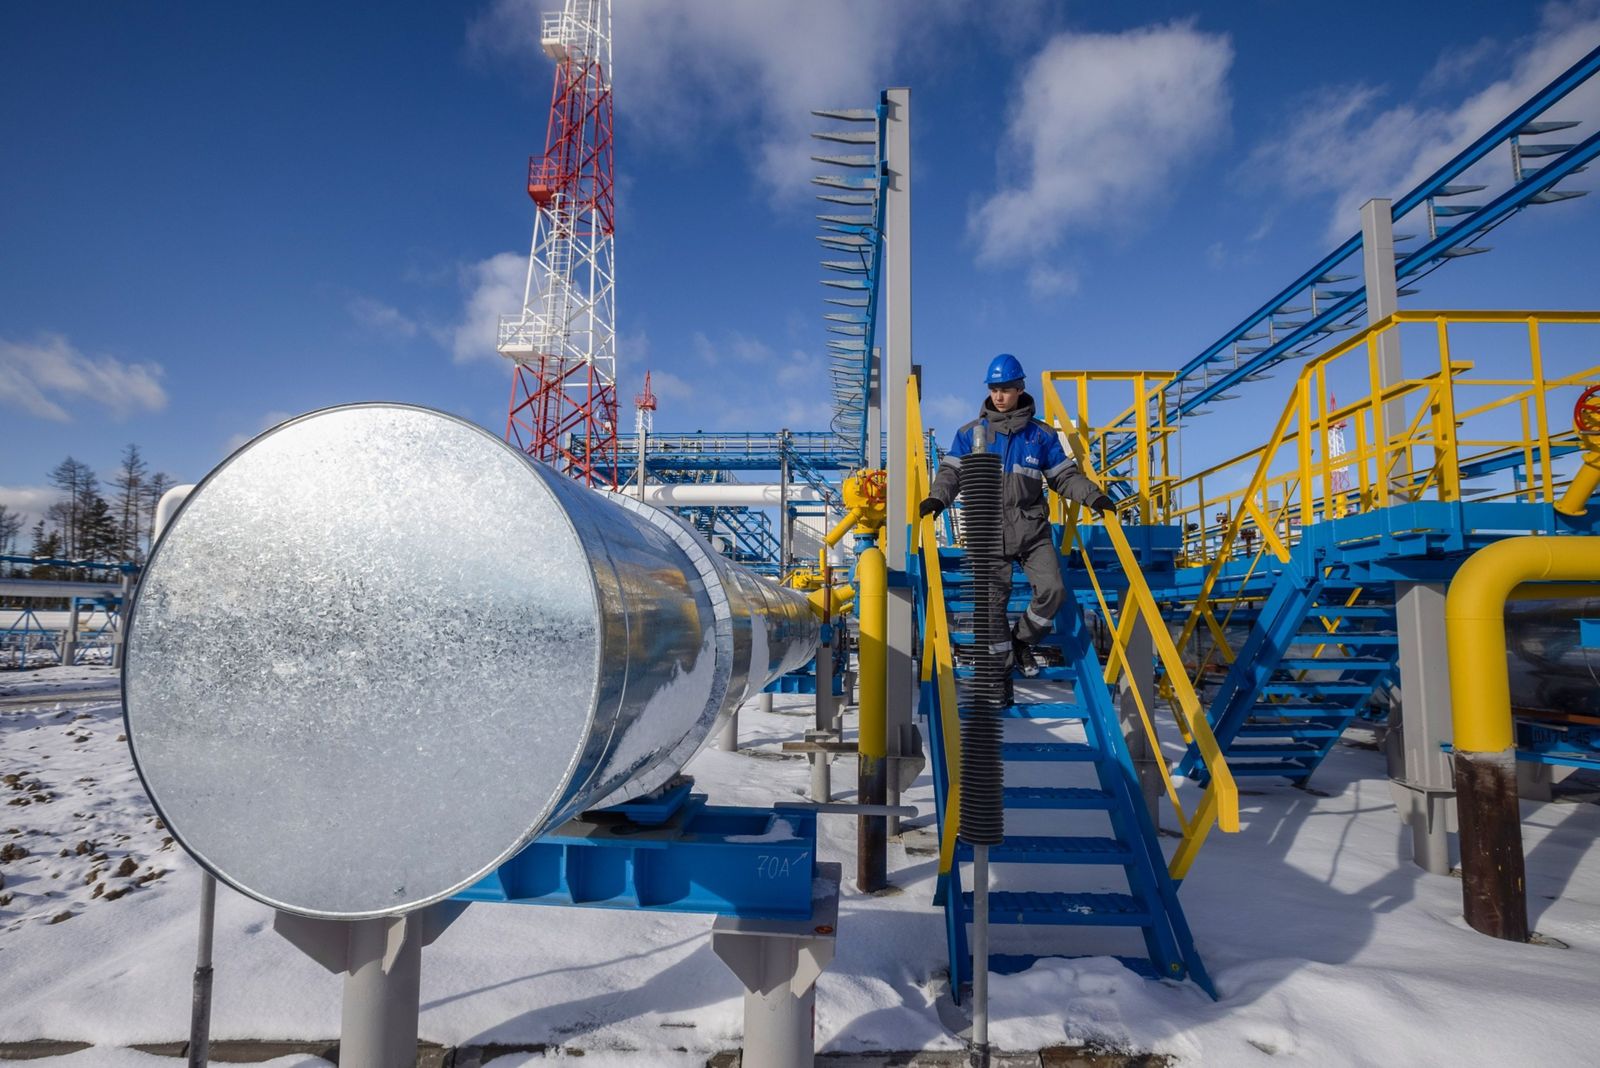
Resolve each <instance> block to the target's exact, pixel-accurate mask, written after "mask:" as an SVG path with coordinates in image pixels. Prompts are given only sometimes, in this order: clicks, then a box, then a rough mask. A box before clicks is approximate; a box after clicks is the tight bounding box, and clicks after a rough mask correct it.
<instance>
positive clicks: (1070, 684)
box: [914, 549, 1215, 1000]
mask: <svg viewBox="0 0 1600 1068" xmlns="http://www.w3.org/2000/svg"><path fill="white" fill-rule="evenodd" d="M922 559H926V557H922V558H919V559H918V560H917V561H916V563H915V564H914V566H918V565H920V562H921V560H922ZM938 560H939V566H940V571H941V576H940V578H941V579H942V587H943V590H946V591H948V595H949V600H948V601H947V602H946V603H945V607H946V608H947V610H948V612H949V613H950V616H949V618H950V620H951V624H950V625H951V627H952V630H953V632H952V633H949V638H950V640H951V641H952V642H953V643H954V645H955V646H956V647H957V648H958V649H959V648H960V647H961V646H963V645H965V646H968V647H970V645H971V643H972V637H973V636H972V634H971V632H970V629H967V630H965V631H961V630H954V628H955V627H959V626H962V623H961V622H960V620H961V619H962V618H963V617H967V616H968V615H969V614H970V613H971V611H972V609H973V602H972V599H971V595H970V592H969V585H968V577H967V576H966V575H965V574H963V573H962V571H961V563H962V552H961V550H959V549H940V550H939V552H938ZM1069 560H1070V558H1067V557H1063V558H1062V563H1063V570H1064V571H1065V572H1068V573H1067V574H1066V575H1065V577H1066V578H1067V586H1068V590H1069V593H1068V597H1067V600H1066V603H1065V604H1064V606H1063V607H1062V609H1061V611H1060V613H1059V614H1058V616H1057V617H1056V627H1055V630H1054V631H1053V632H1052V633H1051V635H1050V636H1049V637H1048V638H1046V640H1045V644H1046V645H1048V646H1053V647H1055V648H1057V649H1059V650H1060V652H1061V656H1062V659H1063V661H1064V662H1063V663H1062V664H1061V665H1058V666H1047V667H1043V668H1042V670H1041V671H1040V674H1039V675H1038V676H1037V677H1036V678H1034V679H1029V680H1021V679H1018V680H1017V681H1016V684H1015V685H1016V688H1017V691H1018V699H1017V700H1016V701H1015V703H1013V704H1011V705H1010V706H1009V707H1008V708H1007V709H1006V711H1005V713H1004V718H1005V721H1006V722H1005V727H1006V741H1005V743H1004V745H1003V746H1002V749H1001V753H1002V757H1003V759H1004V760H1005V763H1006V777H1007V781H1008V782H1015V781H1017V780H1019V779H1020V780H1022V781H1023V782H1025V783H1026V785H1011V786H1007V787H1006V788H1005V790H1004V794H1003V797H1004V803H1005V809H1006V824H1007V828H1008V829H1007V833H1006V837H1005V841H1004V842H1003V843H1002V844H1000V845H998V846H992V847H990V850H989V863H990V868H991V873H992V884H993V888H992V889H991V891H990V894H989V922H990V924H991V925H994V926H995V928H998V927H999V926H1001V925H1004V926H1005V927H1009V928H1012V929H1014V930H1016V931H1017V935H1018V936H1019V937H1020V938H1021V939H1025V941H1018V944H1017V946H1016V948H1019V949H1020V948H1023V947H1026V949H1027V950H1028V951H1027V952H997V953H992V954H991V956H990V959H989V968H990V970H991V971H993V972H999V973H1002V974H1004V973H1010V972H1017V971H1023V970H1026V969H1027V968H1028V967H1030V966H1031V965H1032V964H1033V963H1034V962H1035V961H1037V960H1039V959H1041V958H1045V957H1071V956H1092V955H1107V954H1110V955H1114V956H1117V958H1118V959H1119V960H1121V961H1122V962H1123V963H1124V964H1125V965H1127V966H1128V967H1129V968H1131V969H1132V970H1134V971H1135V972H1137V973H1139V974H1141V975H1144V976H1146V977H1149V978H1167V979H1183V978H1185V977H1187V978H1191V979H1193V980H1194V981H1195V982H1196V983H1197V984H1198V985H1199V986H1201V987H1202V988H1203V989H1204V990H1206V991H1207V992H1208V993H1211V994H1212V996H1215V991H1214V990H1213V988H1212V986H1211V983H1210V980H1209V978H1208V977H1207V975H1206V972H1205V969H1204V967H1203V965H1202V964H1201V961H1200V958H1199V956H1198V954H1197V953H1196V951H1195V947H1194V941H1193V938H1192V937H1191V935H1190V932H1189V926H1188V922H1187V921H1186V920H1185V918H1184V914H1183V909H1182V907H1181V905H1180V904H1179V903H1178V898H1177V887H1178V884H1177V881H1176V880H1174V879H1173V878H1172V877H1171V876H1170V875H1169V874H1168V863H1167V859H1166V857H1165V855H1164V854H1163V851H1162V848H1161V841H1160V838H1159V836H1158V833H1157V829H1156V826H1155V824H1154V823H1153V821H1152V818H1151V813H1150V812H1149V810H1148V809H1147V808H1146V805H1145V801H1144V797H1143V795H1142V793H1141V792H1140V787H1139V781H1138V777H1137V774H1136V772H1135V770H1134V765H1133V762H1132V760H1131V758H1130V756H1129V753H1128V749H1127V746H1126V744H1125V743H1124V741H1123V737H1122V733H1121V729H1120V727H1119V725H1118V719H1117V712H1116V706H1115V704H1114V701H1113V698H1112V695H1111V690H1110V688H1109V687H1108V686H1107V684H1106V681H1105V672H1104V667H1103V665H1102V664H1101V662H1100V659H1099V657H1098V656H1097V655H1096V652H1095V646H1094V642H1093V640H1092V635H1091V633H1090V630H1089V626H1088V624H1087V622H1086V619H1085V615H1084V604H1083V603H1080V599H1079V598H1080V597H1081V592H1073V575H1072V574H1071V573H1070V572H1071V571H1072V570H1073V569H1072V568H1071V567H1070V566H1069ZM919 570H920V567H919ZM1077 577H1078V578H1079V579H1080V580H1081V579H1082V573H1081V572H1080V573H1079V574H1078V576H1077ZM927 579H928V576H925V575H920V574H919V575H918V576H917V581H915V583H914V586H915V588H916V589H917V591H918V597H917V612H918V621H919V624H920V626H921V627H922V630H923V632H924V633H927V628H928V624H929V619H928V612H929V610H930V598H929V596H928V593H929V583H928V581H927ZM939 596H940V597H941V598H942V597H943V593H941V594H940V595H939ZM1029 596H1030V593H1029V589H1028V586H1027V583H1026V581H1025V580H1024V579H1023V578H1022V576H1021V574H1020V572H1016V573H1014V576H1013V587H1012V596H1011V601H1010V610H1011V611H1012V612H1013V613H1015V612H1019V611H1020V610H1021V609H1022V607H1023V606H1024V605H1026V603H1027V602H1028V599H1029ZM966 626H967V627H968V628H970V624H966ZM970 671H971V669H970V668H965V667H962V666H960V665H959V664H957V665H956V666H955V668H954V671H953V674H954V676H955V680H956V682H957V684H958V685H959V683H960V681H962V680H965V679H966V678H967V677H969V675H970ZM928 674H929V675H930V677H929V678H928V679H927V680H926V681H924V683H923V686H922V699H921V709H920V710H921V712H922V713H923V715H924V716H925V717H926V721H927V728H928V732H929V738H930V745H929V751H930V753H931V754H932V755H933V760H932V772H933V778H934V785H935V794H936V801H937V806H936V807H937V810H938V814H939V831H940V840H941V842H946V841H947V838H948V833H949V832H950V831H952V830H953V829H952V828H947V826H946V822H947V820H948V819H949V818H950V815H951V806H949V805H948V804H947V801H948V798H949V795H950V792H951V788H952V779H953V778H958V777H959V772H958V770H957V769H955V768H951V767H947V766H946V764H947V763H948V761H947V759H946V758H945V753H946V752H947V748H946V744H945V743H946V738H945V736H944V735H945V732H946V731H947V730H949V729H950V728H951V727H952V725H953V724H952V719H951V717H950V716H949V715H948V711H949V710H948V709H946V708H943V707H942V702H943V701H944V700H945V699H947V697H948V695H949V694H950V693H951V692H954V693H955V694H956V695H957V701H956V703H957V706H958V707H957V716H958V717H959V716H961V715H963V714H964V707H963V706H964V705H965V700H964V697H965V695H964V694H963V693H961V691H960V689H958V688H957V687H952V686H949V685H948V684H947V685H946V686H944V687H943V688H941V686H940V683H939V680H938V678H937V677H935V676H934V673H932V672H929V673H928ZM1019 825H1021V826H1026V827H1028V829H1029V832H1030V833H1020V832H1018V831H1014V830H1012V828H1014V827H1018V826H1019ZM971 858H972V854H971V849H970V847H968V846H967V845H966V844H965V843H960V842H957V843H955V845H954V862H953V863H950V864H949V865H948V871H946V872H942V873H941V875H940V878H939V884H938V889H937V891H936V895H935V904H938V905H942V906H943V908H944V912H945V928H946V936H947V941H948V943H949V951H950V976H951V988H952V990H953V991H954V993H955V996H956V998H957V999H958V1000H959V999H960V997H961V990H962V986H963V984H965V983H967V982H969V981H970V980H971V978H972V971H973V961H972V954H971V950H970V948H969V946H968V941H967V925H968V924H969V923H971V922H972V919H973V904H972V898H973V895H972V893H971V892H970V891H965V890H963V885H964V884H963V875H962V871H963V868H962V865H963V864H964V863H970V861H971ZM1066 928H1071V929H1072V930H1073V933H1072V934H1071V935H1070V936H1069V935H1066V933H1065V931H1064V930H1063V929H1066ZM1086 929H1100V930H1101V932H1105V931H1107V930H1117V929H1120V930H1122V931H1127V930H1130V929H1137V930H1138V931H1139V932H1140V934H1141V935H1142V936H1143V943H1144V950H1145V955H1144V956H1143V957H1138V956H1129V955H1123V954H1122V953H1119V952H1115V951H1114V950H1115V949H1116V948H1120V947H1116V946H1115V945H1114V943H1116V942H1118V941H1121V942H1125V943H1127V948H1131V947H1132V945H1133V944H1134V943H1132V942H1131V940H1129V939H1127V938H1126V936H1122V937H1121V938H1118V936H1116V935H1114V934H1113V935H1110V936H1109V937H1108V936H1107V935H1106V934H1105V933H1100V934H1090V933H1089V932H1088V931H1087V930H1086ZM993 937H994V938H995V940H996V942H997V943H998V944H1000V945H1004V944H1005V941H1006V939H1007V933H1005V932H1002V931H999V930H995V932H994V935H993ZM1107 947H1111V948H1107Z"/></svg>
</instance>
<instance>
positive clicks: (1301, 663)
mask: <svg viewBox="0 0 1600 1068" xmlns="http://www.w3.org/2000/svg"><path fill="white" fill-rule="evenodd" d="M1278 666H1279V667H1280V668H1282V669H1284V670H1285V671H1388V670H1389V669H1390V668H1392V667H1394V661H1392V660H1387V659H1384V658H1382V657H1376V656H1286V657H1284V658H1283V659H1282V660H1280V661H1278Z"/></svg>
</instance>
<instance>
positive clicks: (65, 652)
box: [61, 597, 79, 667]
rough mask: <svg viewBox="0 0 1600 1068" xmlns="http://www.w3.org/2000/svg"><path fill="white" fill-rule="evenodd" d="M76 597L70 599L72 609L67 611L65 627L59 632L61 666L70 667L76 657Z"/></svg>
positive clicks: (77, 623)
mask: <svg viewBox="0 0 1600 1068" xmlns="http://www.w3.org/2000/svg"><path fill="white" fill-rule="evenodd" d="M78 626H79V619H78V599H77V598H76V597H74V598H73V599H72V611H71V612H69V613H67V629H66V630H64V631H62V632H61V666H62V667H70V666H71V665H72V663H73V662H74V661H75V660H77V659H78Z"/></svg>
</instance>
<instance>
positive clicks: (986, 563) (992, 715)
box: [960, 441, 1011, 1063]
mask: <svg viewBox="0 0 1600 1068" xmlns="http://www.w3.org/2000/svg"><path fill="white" fill-rule="evenodd" d="M960 491H961V501H962V504H963V511H964V513H965V523H964V533H965V536H966V557H965V560H966V566H967V569H968V579H969V582H970V584H971V587H970V588H971V590H972V603H973V611H972V618H973V625H972V630H973V646H974V648H973V673H972V674H973V677H972V684H971V685H970V686H969V687H968V689H967V694H968V697H967V709H966V716H965V717H964V718H963V719H962V720H961V822H960V835H961V838H962V839H963V840H964V841H966V842H968V843H969V844H971V846H972V1046H973V1051H974V1053H975V1054H976V1055H977V1057H978V1059H979V1061H980V1063H987V1061H988V1056H989V847H990V846H993V845H999V844H1000V843H1001V842H1002V841H1003V840H1004V839H1005V808H1004V803H1003V796H1002V795H1003V790H1004V785H1005V783H1004V774H1003V768H1002V766H1001V762H1000V745H1001V741H1002V739H1003V729H1004V728H1003V724H1002V722H1001V719H1000V716H1001V713H1002V711H1003V710H1004V708H1005V706H1006V705H1007V704H1008V703H1009V702H1008V695H1007V690H1008V689H1009V687H1008V685H1007V684H1008V682H1009V681H1010V673H1011V660H1010V653H1011V639H1010V633H1009V628H1008V627H1007V625H1006V601H1007V598H1008V594H1009V592H1010V586H1011V567H1010V564H1009V563H1008V562H1007V560H1006V558H1005V545H1004V530H1003V527H1002V523H1001V498H1002V494H1003V492H1004V487H1003V484H1002V467H1001V460H1000V456H999V455H998V454H996V453H991V452H987V451H985V450H984V448H983V443H982V442H981V441H980V442H979V445H978V448H977V450H976V451H974V452H971V453H969V454H967V455H966V456H965V457H963V458H962V461H961V475H960Z"/></svg>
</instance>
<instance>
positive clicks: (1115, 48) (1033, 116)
mask: <svg viewBox="0 0 1600 1068" xmlns="http://www.w3.org/2000/svg"><path fill="white" fill-rule="evenodd" d="M1232 62H1233V45H1232V44H1231V43H1230V41H1229V39H1228V38H1227V37H1226V36H1224V35H1218V34H1208V33H1202V32H1201V31H1199V30H1197V29H1196V28H1195V27H1194V26H1193V25H1192V24H1191V23H1172V24H1170V25H1165V26H1152V27H1145V28H1142V29H1137V30H1129V31H1127V32H1125V33H1116V34H1078V33H1062V34H1058V35H1056V36H1055V37H1053V38H1052V39H1051V40H1050V41H1049V43H1047V44H1046V45H1045V47H1044V48H1043V49H1042V50H1041V51H1040V52H1039V54H1038V55H1037V56H1035V57H1034V59H1033V60H1032V61H1031V62H1030V63H1029V64H1028V65H1027V67H1026V68H1025V69H1024V70H1023V72H1022V75H1021V77H1020V78H1019V79H1018V94H1019V98H1018V100H1017V103H1016V105H1015V106H1014V108H1013V109H1012V111H1011V114H1010V116H1009V118H1008V121H1007V127H1006V136H1005V143H1004V145H1003V147H1002V150H1001V163H1002V169H1003V170H1010V171H1013V172H1014V173H1015V178H1014V179H1012V180H1010V181H1006V182H1004V183H1003V184H1002V186H1001V188H1000V189H998V190H997V191H996V192H995V193H994V194H993V195H991V196H990V197H988V198H987V199H986V200H984V201H983V202H982V203H981V204H979V205H978V206H977V208H976V209H975V210H974V211H973V213H972V215H971V217H970V218H969V220H968V226H969V230H970V232H971V234H972V236H973V237H974V238H975V239H976V241H977V243H978V256H979V260H980V262H984V263H1007V262H1017V261H1024V260H1033V261H1038V260H1040V259H1041V258H1042V257H1044V256H1046V255H1047V254H1049V253H1050V252H1051V251H1053V250H1054V249H1056V248H1057V247H1058V246H1059V245H1060V244H1061V243H1062V241H1063V239H1064V238H1065V237H1066V236H1067V235H1068V234H1069V233H1071V232H1073V231H1074V230H1077V231H1088V230H1095V229H1100V228H1103V227H1105V226H1107V225H1108V224H1110V223H1112V222H1113V221H1115V220H1126V219H1128V218H1129V217H1130V216H1133V215H1134V214H1135V213H1136V212H1137V209H1139V208H1141V207H1143V206H1144V205H1145V204H1147V203H1148V202H1149V201H1151V200H1153V199H1155V198H1156V197H1157V195H1158V194H1159V193H1160V192H1161V191H1162V190H1163V189H1164V188H1166V187H1167V186H1168V185H1170V183H1171V179H1172V176H1173V174H1174V173H1176V172H1177V171H1178V170H1179V169H1180V168H1181V167H1182V166H1183V165H1184V164H1185V163H1187V162H1188V161H1189V160H1191V159H1192V158H1194V157H1195V156H1197V155H1199V154H1200V153H1202V152H1203V151H1205V150H1206V148H1207V147H1208V146H1209V145H1211V144H1212V143H1214V142H1215V140H1216V139H1217V138H1218V137H1219V135H1221V134H1222V133H1223V132H1224V131H1225V130H1226V128H1227V123H1228V106H1229V103H1228V89H1227V74H1228V68H1229V66H1230V65H1231V64H1232ZM1071 284H1072V283H1071V282H1070V272H1067V271H1061V270H1058V269H1050V268H1046V269H1043V270H1041V271H1038V272H1036V277H1035V278H1032V279H1030V286H1031V287H1032V288H1033V289H1034V290H1035V291H1036V292H1051V291H1056V292H1060V291H1067V290H1070V286H1071Z"/></svg>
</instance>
